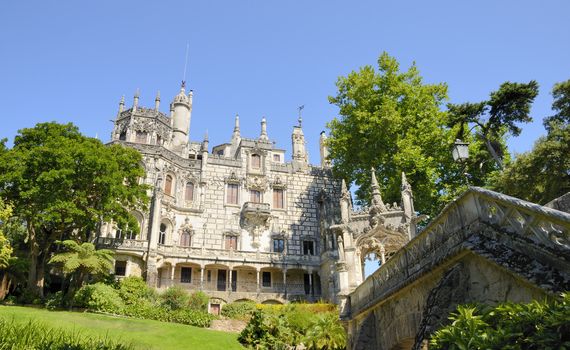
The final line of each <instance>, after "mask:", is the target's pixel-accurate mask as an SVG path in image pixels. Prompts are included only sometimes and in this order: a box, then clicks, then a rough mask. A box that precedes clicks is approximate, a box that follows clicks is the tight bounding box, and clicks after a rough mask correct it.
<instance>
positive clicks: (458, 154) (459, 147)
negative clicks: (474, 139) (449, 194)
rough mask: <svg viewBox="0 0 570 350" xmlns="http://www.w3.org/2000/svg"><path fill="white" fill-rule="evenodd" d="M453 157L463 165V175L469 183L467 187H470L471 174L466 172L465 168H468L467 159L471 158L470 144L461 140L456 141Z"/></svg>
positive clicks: (452, 152)
mask: <svg viewBox="0 0 570 350" xmlns="http://www.w3.org/2000/svg"><path fill="white" fill-rule="evenodd" d="M451 155H452V156H453V160H454V161H456V162H458V163H461V164H463V170H462V172H463V175H465V180H466V181H467V185H468V186H469V174H467V173H466V172H465V167H466V166H467V163H466V161H467V159H468V158H469V143H467V142H463V141H461V140H459V139H457V140H455V143H453V150H452V151H451Z"/></svg>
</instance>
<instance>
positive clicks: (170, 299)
mask: <svg viewBox="0 0 570 350" xmlns="http://www.w3.org/2000/svg"><path fill="white" fill-rule="evenodd" d="M160 300H161V302H160V304H161V305H162V306H163V307H165V308H167V309H169V310H179V309H183V308H185V307H187V306H188V303H189V301H190V295H189V294H188V292H186V290H185V289H184V288H182V287H179V286H173V287H170V288H168V289H167V290H165V291H164V293H162V294H161V295H160Z"/></svg>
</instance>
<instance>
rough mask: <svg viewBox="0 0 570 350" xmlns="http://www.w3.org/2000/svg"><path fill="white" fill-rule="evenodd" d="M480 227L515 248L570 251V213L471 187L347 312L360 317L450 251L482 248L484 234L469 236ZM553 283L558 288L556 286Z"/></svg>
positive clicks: (359, 291)
mask: <svg viewBox="0 0 570 350" xmlns="http://www.w3.org/2000/svg"><path fill="white" fill-rule="evenodd" d="M485 227H489V228H491V229H488V230H486V229H485ZM474 232H479V233H481V232H486V234H487V235H488V236H489V237H491V238H492V239H494V240H496V241H501V243H502V244H504V245H506V246H512V247H513V248H517V249H524V246H525V245H526V246H529V243H530V245H531V246H532V247H530V248H532V249H539V250H541V251H542V252H543V253H542V254H551V255H552V256H555V255H560V256H570V214H567V213H564V212H561V211H557V210H554V209H550V208H546V207H543V206H540V205H537V204H533V203H529V202H526V201H523V200H520V199H517V198H513V197H510V196H506V195H503V194H500V193H496V192H493V191H489V190H485V189H482V188H478V187H471V188H470V189H469V190H468V191H467V192H465V193H464V194H463V195H462V196H460V197H459V198H458V199H456V200H455V201H453V202H452V203H450V204H448V205H447V206H446V207H445V208H444V209H443V211H442V212H441V214H439V215H438V216H437V217H436V218H435V219H434V220H432V221H431V223H430V224H429V225H428V226H427V227H426V228H425V229H424V230H423V231H422V232H420V233H419V234H418V235H417V236H416V237H414V238H413V239H412V240H411V241H410V242H408V243H407V244H406V245H405V246H404V247H403V248H402V249H400V250H399V251H398V252H397V253H396V254H394V255H393V256H392V257H391V258H390V259H389V260H388V261H386V262H385V263H384V264H383V265H382V266H380V268H378V270H376V271H375V272H374V273H373V274H372V275H371V276H369V277H368V278H367V279H366V280H365V281H364V282H363V283H362V284H361V285H360V286H358V287H357V288H356V289H355V290H354V291H353V292H352V293H351V294H350V296H349V300H348V302H347V305H346V306H345V308H344V309H343V310H341V313H342V316H343V317H345V318H346V317H348V318H350V317H354V316H355V315H358V314H360V313H361V312H363V311H364V310H367V309H369V308H371V307H372V306H373V305H375V304H377V303H378V302H380V301H381V300H385V299H386V298H387V297H388V296H390V295H391V294H393V293H395V292H396V291H398V290H400V289H402V288H403V287H404V286H405V285H407V284H409V283H411V282H412V281H414V280H416V279H418V278H419V277H420V276H422V275H424V274H425V273H427V272H428V271H430V270H432V269H434V268H435V267H436V266H438V265H439V264H442V263H443V262H444V261H446V259H448V258H449V257H450V256H454V255H457V254H459V253H460V252H461V251H462V250H467V249H477V244H478V243H479V244H480V242H481V241H483V240H484V239H482V238H475V239H471V240H469V238H470V237H472V236H473V235H474ZM502 233H504V234H502ZM499 236H500V237H499ZM532 243H534V244H532ZM520 247H523V248H520ZM535 247H536V248H535ZM530 248H529V249H530ZM505 259H508V257H507V258H505ZM526 268H527V269H531V267H530V266H528V267H526ZM521 270H524V267H523V268H521ZM550 288H551V289H553V291H556V286H554V285H553V286H550Z"/></svg>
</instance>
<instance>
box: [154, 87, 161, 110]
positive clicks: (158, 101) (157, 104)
mask: <svg viewBox="0 0 570 350" xmlns="http://www.w3.org/2000/svg"><path fill="white" fill-rule="evenodd" d="M159 108H160V91H157V92H156V98H155V99H154V110H155V111H157V112H158V110H159Z"/></svg>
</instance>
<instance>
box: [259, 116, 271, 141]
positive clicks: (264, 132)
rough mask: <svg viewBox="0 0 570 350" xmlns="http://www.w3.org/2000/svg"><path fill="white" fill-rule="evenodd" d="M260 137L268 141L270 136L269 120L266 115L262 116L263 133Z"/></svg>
mask: <svg viewBox="0 0 570 350" xmlns="http://www.w3.org/2000/svg"><path fill="white" fill-rule="evenodd" d="M259 139H260V140H262V141H268V140H269V137H268V136H267V121H266V120H265V117H263V118H261V134H260V135H259Z"/></svg>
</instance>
